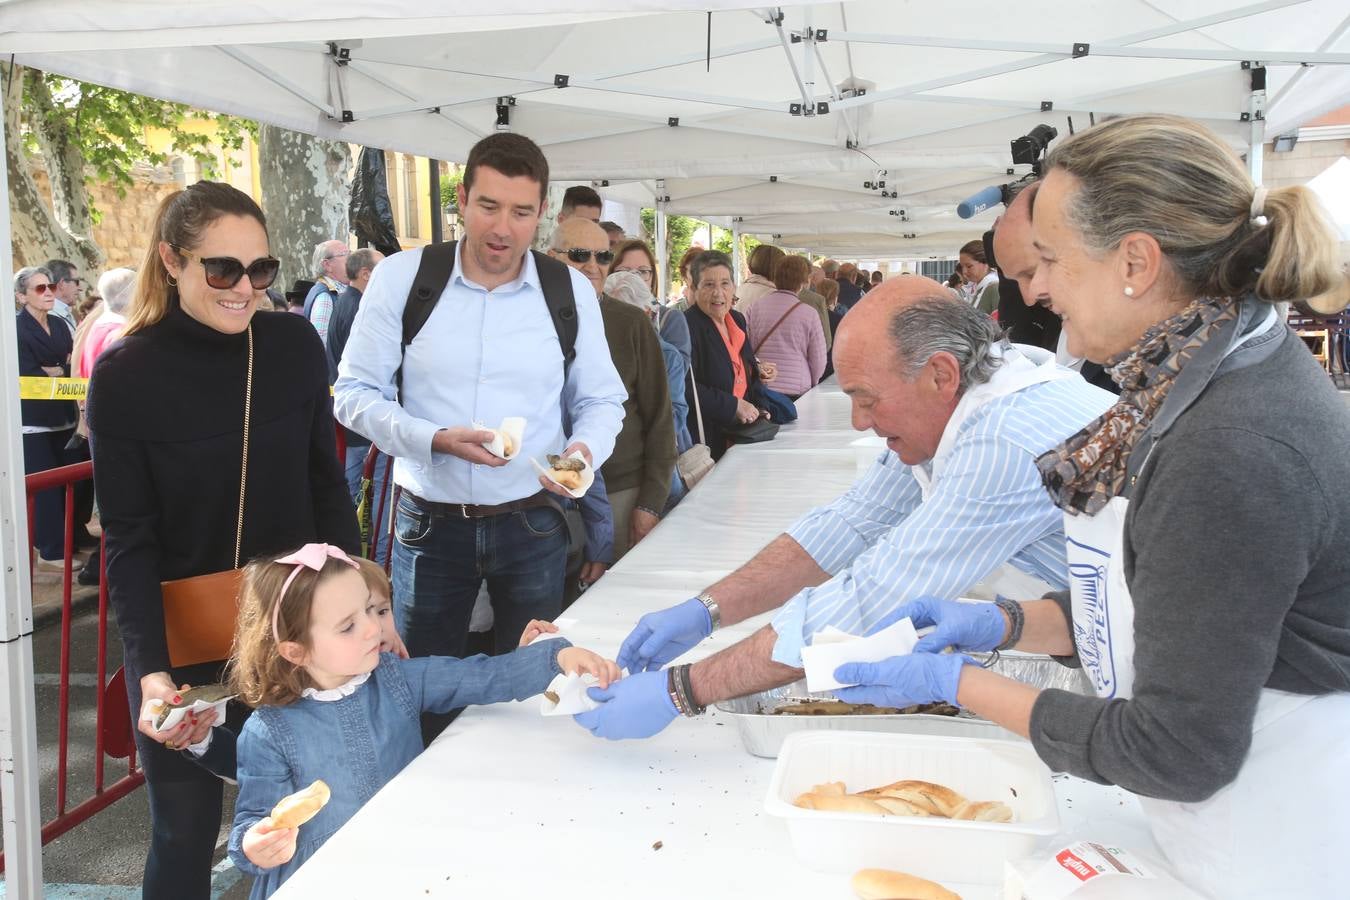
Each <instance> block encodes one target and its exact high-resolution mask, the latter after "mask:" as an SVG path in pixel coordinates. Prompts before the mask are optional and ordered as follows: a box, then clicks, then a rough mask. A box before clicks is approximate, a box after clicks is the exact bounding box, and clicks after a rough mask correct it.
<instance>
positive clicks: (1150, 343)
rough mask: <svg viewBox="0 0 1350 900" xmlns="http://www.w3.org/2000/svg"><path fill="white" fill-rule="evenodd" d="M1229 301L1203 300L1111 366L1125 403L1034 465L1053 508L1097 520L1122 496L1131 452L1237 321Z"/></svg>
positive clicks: (1110, 362)
mask: <svg viewBox="0 0 1350 900" xmlns="http://www.w3.org/2000/svg"><path fill="white" fill-rule="evenodd" d="M1237 312H1238V305H1237V304H1236V303H1234V302H1233V301H1231V300H1228V299H1211V298H1203V297H1202V298H1200V299H1198V300H1196V301H1195V302H1193V303H1191V304H1190V305H1189V306H1187V307H1186V308H1185V309H1183V310H1182V311H1181V312H1179V313H1177V314H1176V315H1174V316H1172V317H1171V318H1170V319H1166V320H1164V321H1162V322H1159V323H1158V324H1156V325H1154V326H1152V327H1151V328H1149V329H1148V331H1146V332H1144V336H1143V338H1142V339H1141V340H1140V342H1139V343H1138V344H1137V345H1136V346H1135V347H1134V348H1132V349H1130V350H1127V351H1125V352H1124V353H1122V354H1120V355H1119V356H1116V357H1115V358H1113V359H1111V360H1108V362H1107V365H1108V367H1109V368H1110V372H1111V377H1112V378H1113V379H1115V382H1116V384H1119V385H1120V388H1121V390H1120V400H1118V401H1117V402H1116V405H1115V406H1113V407H1111V408H1110V409H1108V410H1107V411H1106V412H1105V413H1104V414H1103V415H1102V416H1101V417H1100V418H1098V419H1096V420H1094V421H1093V422H1091V423H1089V424H1088V425H1087V426H1086V427H1085V428H1083V430H1082V431H1079V432H1078V433H1077V434H1074V435H1071V436H1070V437H1069V438H1068V439H1067V440H1066V441H1065V442H1064V443H1062V444H1060V445H1059V446H1058V447H1055V448H1054V449H1052V450H1048V451H1046V452H1045V453H1043V454H1041V455H1040V456H1039V457H1037V459H1036V467H1037V468H1038V469H1040V472H1041V481H1043V482H1044V483H1045V489H1046V490H1047V491H1049V492H1050V497H1051V499H1052V500H1053V501H1054V503H1055V505H1056V506H1058V507H1059V508H1060V509H1062V510H1064V511H1065V512H1067V513H1069V514H1070V515H1078V514H1079V513H1083V514H1086V515H1089V516H1091V515H1094V514H1096V513H1097V512H1098V511H1099V510H1101V509H1102V508H1103V507H1105V506H1106V505H1107V503H1109V502H1110V501H1111V499H1112V498H1113V497H1118V496H1120V494H1121V489H1122V488H1123V487H1124V485H1125V474H1126V471H1127V468H1128V466H1129V462H1130V453H1131V451H1132V450H1133V449H1134V446H1135V444H1136V443H1138V441H1139V438H1140V436H1141V435H1142V434H1143V433H1144V431H1145V430H1146V429H1147V428H1148V425H1149V423H1150V422H1151V421H1152V420H1153V416H1154V414H1155V413H1157V411H1158V409H1159V408H1160V407H1161V406H1162V403H1163V400H1164V399H1166V397H1167V394H1168V392H1169V391H1171V389H1172V385H1173V384H1175V383H1176V379H1177V375H1178V374H1180V372H1181V369H1182V367H1184V366H1185V365H1186V363H1187V362H1189V361H1190V360H1191V359H1192V358H1193V357H1194V356H1195V354H1196V351H1198V350H1199V349H1200V348H1201V347H1203V346H1204V345H1205V343H1206V342H1207V341H1208V340H1209V339H1210V338H1212V337H1213V336H1214V335H1215V334H1216V333H1217V332H1218V331H1219V329H1220V328H1221V327H1222V326H1223V324H1224V323H1225V322H1227V321H1229V320H1230V319H1233V318H1235V317H1236V316H1237Z"/></svg>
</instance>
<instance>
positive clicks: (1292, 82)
mask: <svg viewBox="0 0 1350 900" xmlns="http://www.w3.org/2000/svg"><path fill="white" fill-rule="evenodd" d="M1347 31H1350V16H1346V17H1345V19H1344V20H1343V21H1342V22H1341V24H1340V26H1339V27H1338V28H1336V29H1335V30H1334V31H1332V32H1331V34H1330V36H1328V37H1327V39H1326V40H1325V41H1323V42H1322V46H1320V47H1318V48H1317V49H1318V50H1319V51H1323V50H1327V49H1328V48H1330V47H1334V46H1336V45H1337V44H1338V43H1340V40H1341V38H1342V37H1344V36H1345V33H1346V32H1347ZM1308 71H1309V70H1308V69H1306V68H1303V69H1299V70H1298V71H1297V72H1295V73H1294V74H1293V75H1291V76H1290V77H1289V80H1288V81H1286V82H1285V83H1284V86H1283V87H1281V88H1280V89H1279V90H1278V91H1276V92H1275V96H1274V97H1272V98H1271V99H1270V102H1269V103H1267V104H1266V113H1267V115H1269V113H1270V111H1271V110H1273V109H1275V107H1277V106H1279V105H1280V101H1282V100H1283V99H1284V98H1285V97H1287V96H1289V93H1290V92H1291V91H1293V89H1294V88H1295V87H1297V86H1298V83H1299V82H1300V81H1302V80H1303V77H1304V76H1305V75H1307V74H1308Z"/></svg>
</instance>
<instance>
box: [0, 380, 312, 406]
mask: <svg viewBox="0 0 1350 900" xmlns="http://www.w3.org/2000/svg"><path fill="white" fill-rule="evenodd" d="M328 392H329V393H330V394H331V393H332V392H333V389H332V388H331V387H330V388H329V389H328ZM87 393H89V379H88V378H40V377H38V376H35V375H24V376H22V377H20V378H19V399H20V400H83V399H84V396H85V394H87Z"/></svg>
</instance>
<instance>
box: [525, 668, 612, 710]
mask: <svg viewBox="0 0 1350 900" xmlns="http://www.w3.org/2000/svg"><path fill="white" fill-rule="evenodd" d="M597 683H598V682H597V680H596V677H595V676H594V675H591V674H589V673H585V674H583V673H580V672H577V673H573V674H571V675H557V676H554V678H553V680H552V681H550V682H549V683H548V690H549V691H550V692H552V693H554V694H557V695H558V702H557V703H554V702H553V701H552V700H550V699H548V697H545V696H543V695H540V697H539V712H540V713H541V714H542V715H545V716H573V715H576V714H577V713H584V712H590V711H591V710H593V709H596V708H598V707H599V706H600V704H599V703H597V702H596V701H595V700H592V699H591V698H590V695H588V694H587V693H586V689H587V688H589V687H594V686H595V685H596V684H597Z"/></svg>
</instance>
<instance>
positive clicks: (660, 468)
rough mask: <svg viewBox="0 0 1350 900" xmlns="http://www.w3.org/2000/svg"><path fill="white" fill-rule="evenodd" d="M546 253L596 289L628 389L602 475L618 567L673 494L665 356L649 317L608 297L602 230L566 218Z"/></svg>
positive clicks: (590, 564) (596, 572)
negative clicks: (612, 448) (671, 491)
mask: <svg viewBox="0 0 1350 900" xmlns="http://www.w3.org/2000/svg"><path fill="white" fill-rule="evenodd" d="M549 255H550V256H552V257H553V258H555V259H559V260H562V261H563V262H565V263H567V264H568V265H569V266H571V267H572V268H574V269H576V270H577V271H578V272H580V273H581V274H583V275H585V276H586V280H587V281H589V282H590V283H591V286H592V287H593V288H595V292H596V295H597V296H599V297H600V316H601V319H602V320H603V321H604V324H605V340H606V342H608V344H609V353H610V358H611V359H613V360H614V367H615V368H616V369H618V370H619V377H620V378H622V379H623V386H624V389H625V390H626V391H627V392H628V399H627V400H625V401H624V403H623V410H624V416H623V429H622V430H621V431H620V432H619V437H618V439H617V440H616V441H615V443H614V453H613V455H612V456H610V458H609V461H608V462H606V463H605V465H604V467H603V468H602V469H601V470H600V474H601V475H602V476H603V477H604V479H605V489H606V491H607V493H608V494H609V506H610V516H611V522H612V524H613V526H614V559H613V562H618V561H619V560H620V559H621V558H622V557H623V555H624V554H625V553H627V552H628V549H629V548H630V547H632V546H633V545H634V544H636V543H637V542H638V541H640V540H642V539H643V538H644V537H646V536H647V534H648V533H649V532H650V531H651V530H652V529H653V528H655V527H656V523H657V522H659V521H660V520H661V511H662V510H664V509H665V506H666V499H667V497H668V496H669V495H670V472H671V470H672V469H673V468H674V466H675V426H674V422H673V420H672V419H671V416H670V387H669V385H668V383H667V378H666V363H665V357H664V355H663V354H662V353H661V343H660V341H659V339H658V338H657V336H656V329H655V328H653V327H652V323H651V320H650V319H649V318H648V317H647V314H646V312H644V311H642V310H640V309H638V308H637V307H635V306H631V305H629V304H627V303H623V302H621V301H619V300H615V299H613V298H611V297H607V296H605V294H604V289H605V272H606V271H607V270H608V268H609V264H610V263H611V262H613V261H614V253H613V252H612V251H611V250H610V249H609V237H608V236H607V235H606V234H605V232H604V229H602V228H600V226H598V225H596V224H595V223H593V222H590V221H587V220H586V219H581V218H572V219H568V220H567V221H566V222H564V223H563V224H561V225H559V226H558V227H557V228H556V229H555V230H554V232H553V240H552V242H551V249H550V250H549ZM604 562H605V561H604V560H592V559H588V560H586V563H587V568H586V569H583V571H582V579H581V580H582V581H583V582H585V583H587V584H593V583H594V582H595V581H596V579H598V578H599V577H600V574H601V573H602V572H603V571H604V570H603V568H602V567H601V568H598V569H597V566H599V565H600V564H602V563H604ZM588 570H589V571H588Z"/></svg>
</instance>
